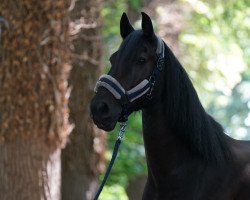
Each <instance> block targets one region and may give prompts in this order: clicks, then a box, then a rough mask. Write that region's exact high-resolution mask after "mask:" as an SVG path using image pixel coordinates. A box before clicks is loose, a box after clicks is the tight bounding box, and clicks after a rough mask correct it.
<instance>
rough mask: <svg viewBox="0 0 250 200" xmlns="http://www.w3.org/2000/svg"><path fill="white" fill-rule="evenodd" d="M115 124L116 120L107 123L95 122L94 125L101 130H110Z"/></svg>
mask: <svg viewBox="0 0 250 200" xmlns="http://www.w3.org/2000/svg"><path fill="white" fill-rule="evenodd" d="M115 125H116V121H114V122H111V123H109V124H98V123H96V126H97V127H98V128H99V129H102V130H104V131H106V132H110V131H112V130H114V128H115Z"/></svg>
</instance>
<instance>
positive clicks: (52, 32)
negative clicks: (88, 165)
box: [0, 0, 70, 200]
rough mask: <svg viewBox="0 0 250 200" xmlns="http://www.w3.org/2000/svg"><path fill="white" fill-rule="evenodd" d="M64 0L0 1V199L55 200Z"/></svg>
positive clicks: (61, 132) (64, 61) (63, 119)
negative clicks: (1, 26) (4, 25)
mask: <svg viewBox="0 0 250 200" xmlns="http://www.w3.org/2000/svg"><path fill="white" fill-rule="evenodd" d="M67 8H68V5H67V2H66V0H57V1H50V0H44V1H36V0H23V1H13V0H1V3H0V16H3V17H4V18H5V19H6V20H7V21H8V24H9V28H8V29H7V30H5V31H4V32H3V33H2V34H1V36H0V37H1V39H0V42H1V44H0V46H1V49H0V51H1V52H0V53H1V54H0V199H1V200H36V199H37V200H40V199H46V200H59V199H60V183H61V178H60V177H61V174H60V170H61V163H60V154H61V150H60V149H61V147H62V146H63V145H64V143H65V142H66V137H67V135H68V133H69V129H70V125H69V124H68V108H67V78H68V72H69V70H70V67H69V64H68V62H69V52H68V20H67V16H66V15H67Z"/></svg>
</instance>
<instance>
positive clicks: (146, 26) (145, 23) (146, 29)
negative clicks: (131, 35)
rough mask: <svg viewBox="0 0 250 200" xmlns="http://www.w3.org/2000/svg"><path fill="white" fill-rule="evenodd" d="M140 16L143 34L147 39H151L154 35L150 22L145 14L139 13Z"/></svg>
mask: <svg viewBox="0 0 250 200" xmlns="http://www.w3.org/2000/svg"><path fill="white" fill-rule="evenodd" d="M141 15H142V22H141V26H142V30H143V33H144V35H146V36H147V37H152V36H153V35H154V28H153V24H152V21H151V19H150V17H149V16H148V15H147V14H146V13H144V12H141Z"/></svg>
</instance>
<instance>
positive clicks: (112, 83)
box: [94, 38, 165, 117]
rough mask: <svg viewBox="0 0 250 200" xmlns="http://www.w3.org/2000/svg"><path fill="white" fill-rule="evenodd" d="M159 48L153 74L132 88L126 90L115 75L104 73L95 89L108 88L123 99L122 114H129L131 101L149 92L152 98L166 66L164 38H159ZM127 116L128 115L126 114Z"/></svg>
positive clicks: (116, 96) (149, 97) (149, 96)
mask: <svg viewBox="0 0 250 200" xmlns="http://www.w3.org/2000/svg"><path fill="white" fill-rule="evenodd" d="M157 43H158V44H157V49H156V54H157V56H158V60H157V65H156V67H155V68H154V69H153V71H152V73H151V76H150V77H149V79H144V80H143V81H142V82H140V83H139V84H138V85H136V86H135V87H133V88H132V89H130V90H128V91H126V90H125V89H124V88H123V87H122V85H121V84H120V83H119V81H118V80H116V79H115V78H114V77H112V76H110V75H108V74H104V75H101V76H100V78H99V80H98V81H97V83H96V86H95V89H94V91H95V92H97V91H98V88H99V87H104V88H106V89H107V90H108V91H109V92H110V93H111V94H113V96H114V97H115V98H116V99H118V100H121V101H122V106H123V107H124V108H123V112H122V115H124V116H125V115H128V113H127V111H126V110H127V108H126V105H125V104H127V103H128V102H127V101H129V102H133V101H135V100H137V99H139V98H140V97H142V96H143V95H145V94H147V98H148V99H151V98H152V97H151V94H152V91H153V88H154V85H155V81H156V77H157V75H158V73H159V71H162V69H163V66H164V55H165V47H164V42H163V40H162V39H160V38H158V40H157ZM126 117H127V116H126Z"/></svg>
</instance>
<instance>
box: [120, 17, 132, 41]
mask: <svg viewBox="0 0 250 200" xmlns="http://www.w3.org/2000/svg"><path fill="white" fill-rule="evenodd" d="M132 31H134V28H133V27H132V25H131V24H130V22H129V20H128V17H127V15H126V13H123V14H122V17H121V21H120V33H121V36H122V38H123V39H125V38H126V37H127V36H128V35H129V34H130V33H131V32H132Z"/></svg>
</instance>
